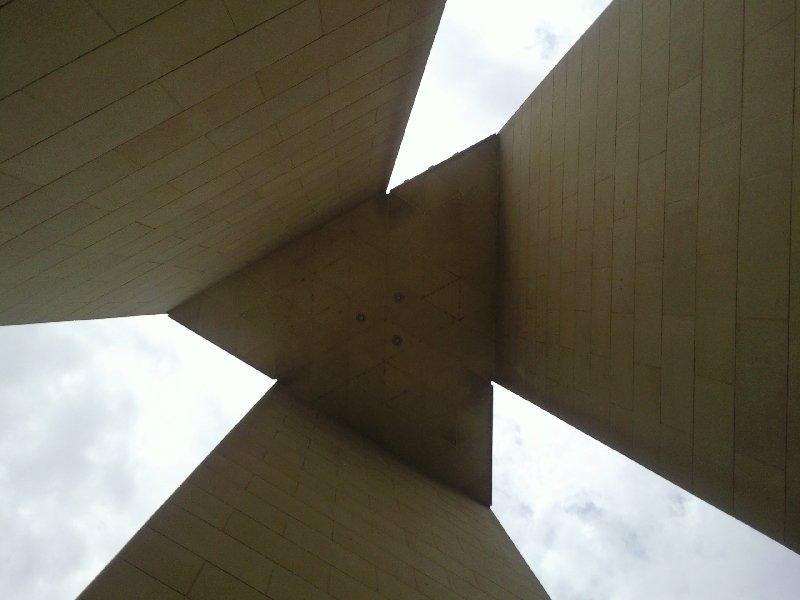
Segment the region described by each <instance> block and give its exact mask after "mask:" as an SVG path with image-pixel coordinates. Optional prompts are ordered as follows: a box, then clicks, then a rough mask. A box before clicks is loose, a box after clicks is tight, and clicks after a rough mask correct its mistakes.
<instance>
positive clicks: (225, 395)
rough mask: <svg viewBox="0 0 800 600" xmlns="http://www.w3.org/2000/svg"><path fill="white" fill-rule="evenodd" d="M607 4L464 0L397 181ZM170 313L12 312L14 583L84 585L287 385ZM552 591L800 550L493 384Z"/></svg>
mask: <svg viewBox="0 0 800 600" xmlns="http://www.w3.org/2000/svg"><path fill="white" fill-rule="evenodd" d="M606 4H607V2H605V1H604V0H601V1H599V2H595V1H591V0H584V1H580V0H559V1H558V2H552V1H550V2H539V1H534V0H529V1H516V2H514V1H512V0H493V2H492V3H491V7H492V8H491V11H487V10H486V6H487V3H486V2H485V1H482V2H478V1H471V0H450V1H449V3H448V5H447V8H446V10H445V14H444V17H443V20H442V24H441V27H440V29H439V33H438V35H437V38H436V41H435V42H434V47H433V50H432V53H431V58H430V61H429V63H428V67H427V69H426V72H425V76H424V78H423V81H422V85H421V87H420V91H419V94H418V96H417V100H416V102H415V106H414V110H413V111H412V114H411V119H410V122H409V126H408V129H407V131H406V135H405V138H404V140H403V146H402V148H401V151H400V155H399V157H398V161H397V165H396V168H395V171H394V173H393V175H392V181H391V183H390V187H393V186H394V185H397V184H398V183H401V182H402V181H404V180H405V179H408V178H410V177H413V176H415V175H416V174H418V173H420V172H421V171H423V170H425V169H426V168H428V167H429V166H432V165H434V164H437V163H439V162H441V161H442V160H444V159H446V158H448V157H449V156H451V155H453V154H454V153H456V152H458V151H460V150H463V149H464V148H466V147H468V146H470V145H471V144H473V143H475V142H477V141H479V140H481V139H483V138H485V137H486V136H488V135H490V134H492V133H495V132H497V131H498V130H499V129H500V127H501V126H502V125H503V124H504V123H505V121H506V120H507V119H508V118H509V117H510V116H511V115H512V114H513V112H514V111H515V110H516V108H517V107H518V106H519V105H520V104H521V103H522V102H523V101H524V99H525V98H526V97H527V96H528V95H529V94H530V93H531V92H532V91H533V89H534V88H535V87H536V85H537V84H538V83H539V81H541V79H542V78H543V77H544V76H545V74H546V73H547V72H548V71H549V70H550V69H551V68H552V67H553V66H554V65H555V63H556V62H557V61H558V60H559V59H560V58H561V57H562V56H563V55H564V53H565V52H566V51H567V50H568V48H569V47H570V46H571V45H572V44H573V43H574V42H575V41H576V40H577V38H578V37H579V36H580V34H581V33H582V32H583V31H584V30H585V29H586V27H588V25H589V24H590V23H591V22H592V21H593V20H594V19H595V18H596V17H597V15H598V14H599V13H600V11H601V10H602V9H603V8H604V7H605V5H606ZM271 383H272V382H271V380H270V379H268V378H267V377H265V376H264V375H262V374H260V373H258V372H257V371H255V370H253V369H252V368H250V367H248V366H247V365H245V364H243V363H241V362H239V361H238V360H237V359H235V358H233V357H232V356H230V355H229V354H227V353H225V352H224V351H222V350H220V349H219V348H216V347H215V346H213V345H212V344H210V343H209V342H207V341H205V340H203V339H202V338H200V337H198V336H196V335H195V334H193V333H191V332H190V331H188V330H186V329H184V328H183V327H182V326H180V325H178V324H177V323H175V322H173V321H171V320H170V319H169V318H168V317H166V316H163V315H162V316H153V317H136V318H131V319H109V320H104V321H94V322H76V323H55V324H43V325H30V326H18V327H0V598H3V599H6V598H8V599H19V600H33V599H36V600H72V599H73V598H75V597H76V596H77V594H78V593H79V592H80V591H81V590H82V589H83V587H85V585H86V584H87V583H88V582H89V581H90V580H91V579H92V578H93V577H94V576H95V575H96V574H97V573H98V572H99V570H100V569H101V568H102V567H103V566H104V565H105V564H106V563H107V562H108V560H110V559H111V558H112V557H113V556H114V554H116V552H117V551H118V550H119V549H120V548H121V547H122V545H123V544H124V543H125V542H126V541H127V540H128V539H129V538H130V536H131V535H132V534H133V533H134V532H135V531H136V530H137V529H138V528H139V527H140V526H141V525H142V524H143V523H144V521H145V520H146V519H147V518H148V517H149V516H150V514H152V512H153V511H154V510H155V509H156V508H157V507H158V506H159V505H160V504H161V503H162V502H163V501H164V500H165V499H166V498H167V497H168V496H169V494H170V493H171V492H172V491H173V490H174V489H175V488H176V487H177V486H178V484H179V483H180V482H181V481H183V479H184V478H185V477H186V476H187V475H188V474H189V472H190V471H191V470H192V469H193V468H194V467H195V466H196V465H197V464H198V463H199V462H200V461H201V460H202V459H203V458H204V457H205V456H206V455H207V454H208V452H209V451H210V450H211V449H212V448H213V447H214V445H216V443H217V442H218V441H219V440H220V439H221V438H222V437H223V436H224V435H225V434H226V433H227V432H228V431H229V430H230V428H231V427H232V426H233V425H234V424H235V423H236V422H237V421H238V420H239V419H240V418H241V417H242V416H243V415H244V414H245V413H246V412H247V410H248V409H249V408H250V407H251V406H252V405H253V404H254V403H255V402H256V401H257V400H258V398H260V397H261V396H262V395H263V394H264V393H265V392H266V390H267V389H268V388H269V386H270V385H271ZM494 428H495V429H494V440H495V445H494V454H493V471H494V482H493V495H494V506H493V510H494V511H495V513H496V514H497V516H498V518H499V520H500V522H501V523H502V524H503V526H504V527H505V528H506V530H507V531H508V533H509V535H510V536H511V538H512V539H513V540H514V542H515V543H516V545H517V547H518V548H519V550H520V552H521V553H522V554H523V556H524V557H525V558H526V560H527V561H528V563H529V564H530V565H531V567H532V569H533V571H534V572H535V573H536V574H537V576H538V577H539V579H540V580H541V582H542V583H543V585H544V587H545V589H547V590H548V592H549V593H550V595H551V596H552V598H553V600H583V599H586V600H590V599H591V600H604V599H609V600H628V599H637V600H639V599H641V598H648V600H660V599H667V598H669V599H685V600H690V599H703V600H705V599H707V598H726V600H738V599H750V598H770V599H771V600H773V599H774V600H783V599H787V600H788V599H790V598H791V599H793V600H796V598H797V590H798V589H800V556H798V555H797V554H794V553H793V552H791V551H789V550H787V549H785V548H783V547H782V546H781V545H779V544H777V543H776V542H773V541H772V540H769V539H768V538H766V537H765V536H763V535H761V534H759V533H757V532H755V531H754V530H752V529H751V528H749V527H748V526H746V525H744V524H742V523H739V522H738V521H736V520H734V519H733V518H731V517H729V516H727V515H725V514H723V513H721V512H720V511H718V510H716V509H714V508H712V507H710V506H709V505H707V504H706V503H704V502H702V501H701V500H698V499H697V498H694V497H693V496H691V495H690V494H687V493H686V492H683V491H681V490H680V489H679V488H677V487H675V486H674V485H672V484H671V483H669V482H667V481H666V480H664V479H662V478H661V477H659V476H657V475H654V474H653V473H650V472H649V471H647V470H646V469H644V468H642V467H640V466H638V465H636V464H635V463H633V462H632V461H630V460H628V459H627V458H625V457H623V456H622V455H620V454H618V453H617V452H615V451H613V450H611V449H609V448H606V447H605V446H603V445H602V444H600V443H599V442H596V441H595V440H592V439H591V438H589V437H587V436H585V435H583V434H582V433H580V432H578V431H577V430H575V429H573V428H572V427H570V426H568V425H566V424H565V423H563V422H561V421H559V420H558V419H556V418H554V417H552V416H551V415H549V414H547V413H546V412H544V411H542V410H540V409H538V408H536V407H535V406H534V405H532V404H530V403H528V402H526V401H524V400H522V399H520V398H518V397H516V396H514V395H513V394H511V393H510V392H508V391H506V390H504V389H503V388H501V387H495V415H494Z"/></svg>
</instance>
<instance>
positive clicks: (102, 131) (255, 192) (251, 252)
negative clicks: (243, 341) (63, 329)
mask: <svg viewBox="0 0 800 600" xmlns="http://www.w3.org/2000/svg"><path fill="white" fill-rule="evenodd" d="M443 5H444V2H443V1H441V0H430V1H427V0H391V1H388V2H380V1H366V2H344V3H342V2H332V1H328V0H304V1H298V0H283V1H277V2H249V1H246V0H226V1H225V2H223V1H222V0H187V1H186V2H177V1H174V0H165V1H155V2H146V3H138V2H132V3H119V2H109V1H99V2H93V3H91V4H90V3H89V2H86V1H83V0H74V1H68V2H49V1H44V0H16V1H14V2H11V3H9V4H6V5H5V6H2V7H0V324H16V323H31V322H37V321H54V320H64V319H83V318H101V317H114V316H124V315H137V314H154V313H163V312H166V311H168V310H169V309H171V308H173V307H174V306H176V305H177V304H179V303H180V302H181V301H183V300H185V299H186V298H189V297H190V296H192V295H193V294H195V293H196V292H198V291H200V290H202V289H204V288H206V287H207V286H208V285H210V284H212V283H214V282H216V281H218V280H219V279H221V278H223V277H224V276H226V275H229V274H230V273H233V272H235V271H237V270H239V269H240V268H242V267H243V266H244V265H245V264H247V263H249V262H252V261H253V260H255V259H256V258H259V257H260V256H263V255H264V254H265V253H267V252H269V251H270V250H274V249H277V248H279V247H281V246H283V245H285V244H286V243H287V242H289V241H291V240H292V239H294V238H297V237H299V236H301V235H302V234H304V233H306V232H308V231H309V230H311V229H312V228H313V227H314V226H315V225H319V224H322V223H325V222H327V221H329V220H331V219H332V218H333V217H335V216H336V215H338V214H341V213H343V212H346V211H347V210H349V209H351V208H353V207H354V206H357V205H358V204H360V203H362V202H364V201H366V200H368V199H371V198H374V197H376V196H377V195H380V194H383V192H384V191H385V189H386V185H387V183H388V181H389V176H390V174H391V170H392V166H393V164H394V159H395V156H396V154H397V151H398V148H399V146H400V140H401V139H402V136H403V131H404V129H405V125H406V122H407V120H408V115H409V112H410V110H411V105H412V103H413V101H414V97H415V95H416V92H417V88H418V86H419V82H420V78H421V77H422V72H423V69H424V67H425V62H426V60H427V57H428V52H429V51H430V47H431V43H432V42H433V36H434V34H435V32H436V28H437V26H438V23H439V19H440V17H441V12H442V8H443Z"/></svg>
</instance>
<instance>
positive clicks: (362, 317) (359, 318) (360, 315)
mask: <svg viewBox="0 0 800 600" xmlns="http://www.w3.org/2000/svg"><path fill="white" fill-rule="evenodd" d="M366 320H367V315H365V314H364V313H358V314H357V315H356V321H358V322H359V323H363V322H364V321H366Z"/></svg>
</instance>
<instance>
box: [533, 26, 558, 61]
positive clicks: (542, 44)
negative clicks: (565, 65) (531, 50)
mask: <svg viewBox="0 0 800 600" xmlns="http://www.w3.org/2000/svg"><path fill="white" fill-rule="evenodd" d="M535 33H536V47H537V48H538V49H539V56H541V57H542V58H543V59H544V60H549V59H550V58H551V57H552V56H553V55H555V53H556V52H557V51H558V42H559V39H558V36H557V35H556V34H555V32H554V31H553V29H552V28H551V27H550V26H549V25H547V24H545V23H542V24H540V25H539V26H537V27H536V30H535Z"/></svg>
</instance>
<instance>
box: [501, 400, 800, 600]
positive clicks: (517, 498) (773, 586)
mask: <svg viewBox="0 0 800 600" xmlns="http://www.w3.org/2000/svg"><path fill="white" fill-rule="evenodd" d="M494 402H495V409H494V452H493V479H494V483H493V496H494V506H493V507H492V509H493V510H494V512H495V514H497V517H498V519H499V520H500V522H501V523H502V524H503V526H504V527H505V528H506V531H508V533H509V535H510V536H511V538H512V539H513V540H514V542H515V543H516V544H517V547H518V548H519V550H520V552H521V553H522V555H523V556H524V557H525V559H526V560H527V561H528V564H530V565H531V568H532V569H533V571H534V573H536V575H537V576H538V577H539V579H540V581H541V582H542V585H544V587H545V589H547V591H548V592H549V593H550V594H551V596H552V598H553V600H579V599H584V598H585V599H592V600H603V599H606V598H608V599H614V600H638V599H640V598H648V600H662V599H663V600H667V599H670V600H672V599H685V600H690V599H692V600H694V599H697V600H700V599H706V598H725V599H726V600H745V599H751V598H770V599H771V600H784V599H785V600H789V599H794V598H797V590H798V589H800V556H798V555H797V554H795V553H794V552H792V551H791V550H788V549H787V548H785V547H783V546H781V545H780V544H778V543H777V542H774V541H773V540H771V539H769V538H767V537H766V536H764V535H762V534H760V533H758V532H757V531H755V530H753V529H751V528H750V527H748V526H747V525H745V524H743V523H741V522H739V521H737V520H735V519H734V518H733V517H730V516H728V515H726V514H724V513H722V512H721V511H719V510H717V509H716V508H713V507H712V506H710V505H708V504H707V503H705V502H703V501H702V500H699V499H698V498H695V497H694V496H692V495H690V494H688V493H686V492H684V491H683V490H681V489H680V488H678V487H677V486H675V485H673V484H672V483H670V482H668V481H667V480H665V479H663V478H661V477H659V476H658V475H655V474H654V473H652V472H650V471H648V470H647V469H645V468H644V467H641V466H639V465H638V464H636V463H634V462H633V461H631V460H630V459H628V458H626V457H624V456H622V455H621V454H619V453H618V452H615V451H614V450H611V449H610V448H608V447H606V446H604V445H603V444H601V443H600V442H597V441H596V440H594V439H592V438H590V437H588V436H587V435H585V434H583V433H581V432H579V431H578V430H576V429H574V428H573V427H571V426H569V425H567V424H566V423H564V422H562V421H560V420H559V419H557V418H555V417H553V416H552V415H550V414H548V413H546V412H545V411H543V410H542V409H540V408H537V407H536V406H534V405H533V404H531V403H529V402H527V401H525V400H523V399H521V398H519V397H518V396H515V395H514V394H512V393H511V392H509V391H507V390H505V389H503V388H502V387H500V386H495V400H494Z"/></svg>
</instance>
